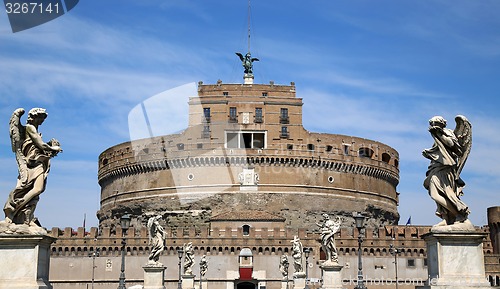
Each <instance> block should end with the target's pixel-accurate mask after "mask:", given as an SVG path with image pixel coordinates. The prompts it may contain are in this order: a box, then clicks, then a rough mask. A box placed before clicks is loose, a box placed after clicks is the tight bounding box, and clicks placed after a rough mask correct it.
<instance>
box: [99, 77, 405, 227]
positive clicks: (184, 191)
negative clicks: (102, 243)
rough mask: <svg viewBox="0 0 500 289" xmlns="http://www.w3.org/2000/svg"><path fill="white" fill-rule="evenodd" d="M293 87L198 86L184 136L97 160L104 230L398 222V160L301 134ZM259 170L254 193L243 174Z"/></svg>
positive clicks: (343, 141)
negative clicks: (232, 215)
mask: <svg viewBox="0 0 500 289" xmlns="http://www.w3.org/2000/svg"><path fill="white" fill-rule="evenodd" d="M302 105H303V103H302V99H301V98H297V97H296V95H295V84H293V83H292V84H291V85H275V84H273V83H270V84H268V85H263V84H253V85H242V84H222V83H218V84H215V85H203V84H201V83H200V84H199V86H198V96H197V97H193V98H191V99H190V101H189V124H188V128H187V129H186V130H184V131H183V132H181V133H180V134H173V135H166V136H158V137H152V138H149V139H143V140H136V141H131V142H126V143H123V144H119V145H116V146H113V147H111V148H109V149H107V150H106V151H104V152H103V153H102V154H101V155H100V156H99V172H98V179H99V184H100V185H101V188H102V190H101V209H100V210H99V212H98V218H99V220H100V226H101V227H106V226H107V227H113V226H115V225H116V224H117V220H118V218H119V216H120V215H122V214H123V213H125V212H127V213H129V214H132V216H133V221H132V223H133V224H134V225H136V226H138V225H139V224H144V222H145V219H146V217H147V216H148V215H149V214H163V216H164V218H165V219H167V220H168V225H169V226H171V227H174V228H177V227H183V226H185V225H186V224H189V225H190V226H195V227H200V226H202V225H203V224H205V223H207V222H208V220H209V219H210V218H211V217H212V216H215V215H219V214H221V213H226V212H228V211H231V210H233V211H235V210H262V211H267V212H272V213H273V214H276V215H278V216H280V217H283V218H285V219H286V226H287V227H290V228H295V229H298V228H303V227H310V226H313V225H314V224H315V222H317V221H319V220H320V219H321V214H322V213H324V212H327V213H332V214H339V215H343V216H345V217H346V218H347V219H349V220H348V222H351V223H352V222H353V220H352V218H351V216H352V212H353V211H362V212H366V214H367V216H368V217H369V223H370V224H371V225H374V226H380V225H390V224H395V223H397V221H398V219H399V214H398V212H397V204H398V194H397V192H396V186H397V184H398V182H399V169H398V166H399V155H398V152H397V151H396V150H394V149H393V148H391V147H389V146H387V145H385V144H382V143H380V142H377V141H373V140H367V139H363V138H359V137H353V136H346V135H335V134H324V133H313V132H309V131H307V130H306V129H304V127H303V126H302ZM248 170H252V174H253V175H254V176H255V179H254V180H253V182H254V184H253V186H252V185H251V184H250V185H249V183H248V181H249V180H246V181H245V183H242V182H241V181H242V180H240V178H241V174H242V173H243V172H244V171H248Z"/></svg>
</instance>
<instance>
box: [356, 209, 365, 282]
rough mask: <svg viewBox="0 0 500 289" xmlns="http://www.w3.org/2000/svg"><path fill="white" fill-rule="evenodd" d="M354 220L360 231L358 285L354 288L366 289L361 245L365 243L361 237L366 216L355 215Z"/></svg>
mask: <svg viewBox="0 0 500 289" xmlns="http://www.w3.org/2000/svg"><path fill="white" fill-rule="evenodd" d="M354 220H355V223H356V229H358V284H357V285H356V286H355V287H354V289H366V286H365V283H364V281H363V262H362V259H361V255H362V251H361V243H363V238H362V237H361V230H362V229H363V228H364V227H365V226H364V221H365V216H363V215H362V214H360V213H357V214H356V215H354Z"/></svg>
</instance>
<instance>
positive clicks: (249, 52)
mask: <svg viewBox="0 0 500 289" xmlns="http://www.w3.org/2000/svg"><path fill="white" fill-rule="evenodd" d="M250 7H251V6H250V0H248V53H250Z"/></svg>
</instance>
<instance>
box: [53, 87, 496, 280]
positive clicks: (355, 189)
mask: <svg viewBox="0 0 500 289" xmlns="http://www.w3.org/2000/svg"><path fill="white" fill-rule="evenodd" d="M302 105H303V102H302V99H301V98H297V97H296V93H295V84H294V83H291V84H290V85H277V84H274V83H273V82H270V83H269V84H265V85H264V84H253V82H252V81H249V82H247V81H246V83H245V84H224V83H222V82H221V81H218V82H217V83H216V84H213V85H205V84H203V83H201V82H200V83H199V84H198V96H195V97H191V98H190V101H189V124H188V127H187V128H186V129H185V130H184V131H182V132H180V133H178V134H172V135H165V136H156V137H151V138H148V139H142V140H135V141H131V142H126V143H122V144H119V145H116V146H113V147H111V148H109V149H107V150H106V151H104V152H103V153H102V154H101V155H100V156H99V170H98V181H99V184H100V186H101V189H102V190H101V208H100V210H99V211H98V213H97V215H98V218H99V222H100V225H99V229H98V228H91V229H90V231H86V230H85V228H78V229H77V230H73V229H71V228H66V229H64V230H61V229H59V228H53V229H52V230H51V235H52V236H53V237H56V238H57V241H56V243H54V244H53V246H52V248H51V250H52V251H51V254H52V256H51V257H52V258H51V270H50V274H51V275H50V281H51V283H52V284H53V286H54V288H55V289H57V288H89V286H94V287H95V288H103V289H104V288H116V287H117V283H118V276H119V273H120V250H121V240H122V237H126V242H127V244H126V252H127V258H126V264H127V265H126V268H127V269H126V276H127V277H126V278H127V285H133V284H142V282H143V271H142V268H141V267H142V266H143V265H144V264H146V262H147V257H148V254H149V250H150V247H149V244H148V235H147V229H146V222H147V220H148V218H149V217H151V216H155V215H161V216H162V221H161V222H162V226H163V227H164V228H165V229H166V232H167V235H168V236H167V240H166V250H165V251H164V252H163V254H162V256H161V258H160V261H161V262H162V263H163V264H165V265H166V266H167V270H166V283H165V286H166V287H167V288H177V285H178V283H177V282H178V277H177V276H178V272H179V271H178V270H179V269H178V262H179V260H178V256H177V250H178V249H179V248H181V247H182V245H183V244H184V243H187V242H192V243H193V246H194V250H195V259H196V262H198V261H199V258H200V257H201V256H202V255H207V259H208V262H209V269H208V273H207V275H206V276H205V278H206V280H203V281H204V282H205V284H206V285H203V288H228V289H229V288H237V289H245V288H258V289H264V288H270V289H272V288H281V287H280V286H281V282H282V276H281V273H280V271H279V269H278V265H279V262H280V257H281V256H282V255H283V254H287V255H290V253H291V243H290V240H292V239H293V238H294V236H298V237H299V238H300V239H301V241H302V243H303V245H304V247H308V248H312V253H311V256H310V257H309V259H308V268H309V277H310V280H311V287H310V288H319V287H320V280H321V270H320V269H319V267H318V264H319V263H320V260H324V259H325V256H324V252H323V251H322V249H321V246H320V243H319V242H318V240H319V231H318V226H317V225H316V223H318V222H319V221H320V219H321V215H322V214H323V213H327V214H330V215H338V216H341V217H342V218H343V224H342V228H341V231H340V232H339V234H338V235H337V236H336V240H337V241H336V244H337V247H338V250H339V261H340V263H341V264H342V265H344V269H343V273H342V274H343V279H344V280H343V281H344V282H345V286H344V287H345V288H353V287H354V285H355V280H356V275H357V244H358V243H357V236H358V232H357V231H356V229H354V228H353V227H354V225H353V224H354V220H353V217H352V214H353V212H363V213H364V214H365V215H366V216H367V224H366V227H367V228H366V236H365V237H366V240H365V241H364V243H363V259H364V261H363V262H364V270H365V271H364V272H365V275H366V277H365V279H366V280H367V282H368V283H367V286H368V287H369V288H388V287H387V286H392V288H394V287H395V286H396V284H398V285H399V286H401V288H414V287H415V286H417V285H422V282H425V281H426V278H427V268H426V266H427V259H426V248H425V242H424V241H423V240H422V239H421V238H420V236H421V235H422V234H424V233H427V232H429V230H430V227H426V226H398V225H397V223H398V220H399V214H398V211H397V205H398V193H397V190H396V186H397V184H398V182H399V169H398V167H399V155H398V152H397V151H396V150H395V149H393V148H391V147H390V146H388V145H385V144H383V143H380V142H377V141H373V140H367V139H363V138H359V137H353V136H346V135H335V134H325V133H313V132H309V131H307V130H306V129H305V128H304V127H303V126H302ZM490 210H491V212H490ZM490 210H489V211H488V216H489V220H490V222H489V224H488V226H486V227H484V228H482V229H481V230H483V231H485V232H490V236H491V238H490V239H487V240H485V241H484V243H483V249H484V253H485V266H486V271H487V274H488V276H489V280H490V283H491V284H492V285H497V286H498V285H500V282H499V276H500V268H499V263H500V255H499V254H500V244H499V240H500V236H499V231H500V230H499V224H500V219H499V217H498V216H499V215H500V213H499V210H500V208H499V207H495V208H490ZM123 214H130V215H131V216H132V227H131V228H130V229H128V231H127V233H126V236H122V229H121V227H120V225H119V219H120V217H121V216H122V215H123ZM391 245H393V246H394V247H395V248H397V249H398V250H399V253H398V254H391V253H394V251H393V250H391V249H390V246H391ZM246 248H248V249H249V250H247V249H246ZM244 249H245V250H244ZM97 252H98V253H99V255H98V256H96V255H97V254H95V253H97ZM396 268H397V269H396ZM242 269H245V270H246V271H244V270H242ZM248 270H250V274H248ZM292 270H293V269H292V268H290V272H291V273H292ZM243 272H246V273H243ZM396 272H398V274H399V275H398V281H397V282H396V274H397V273H396ZM194 273H195V275H196V276H197V277H196V278H197V281H199V277H200V274H199V268H196V266H195V270H194ZM291 273H290V276H291ZM401 280H404V281H403V282H401ZM419 282H420V283H419ZM90 284H92V285H90ZM196 284H197V283H196ZM85 286H87V287H85ZM196 286H199V285H196ZM94 287H92V288H94ZM196 288H198V287H196Z"/></svg>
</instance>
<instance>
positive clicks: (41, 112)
mask: <svg viewBox="0 0 500 289" xmlns="http://www.w3.org/2000/svg"><path fill="white" fill-rule="evenodd" d="M23 114H24V109H23V108H18V109H16V110H15V111H14V113H13V114H12V117H11V118H10V139H11V142H12V151H13V152H14V153H15V155H16V161H17V166H18V170H19V175H18V178H17V185H16V187H15V188H14V190H13V191H12V192H11V193H10V194H9V197H8V199H7V202H6V203H5V206H4V209H3V210H4V213H5V221H6V223H13V224H18V225H20V224H25V225H29V226H40V225H39V223H38V221H37V219H36V218H35V217H34V212H35V208H36V205H37V203H38V200H39V199H40V198H39V196H40V194H42V193H43V192H44V191H45V186H46V183H47V176H48V174H49V171H50V159H51V158H53V157H55V156H56V155H57V154H58V153H59V152H62V149H61V147H60V145H59V142H58V141H57V140H56V139H51V140H50V141H49V142H47V143H45V142H44V141H43V140H42V135H41V134H40V133H39V132H38V127H39V126H40V125H41V124H42V123H43V122H44V120H45V119H46V118H47V112H46V111H45V109H43V108H33V109H31V110H30V111H29V112H28V120H27V123H26V126H23V125H22V124H21V116H22V115H23Z"/></svg>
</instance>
